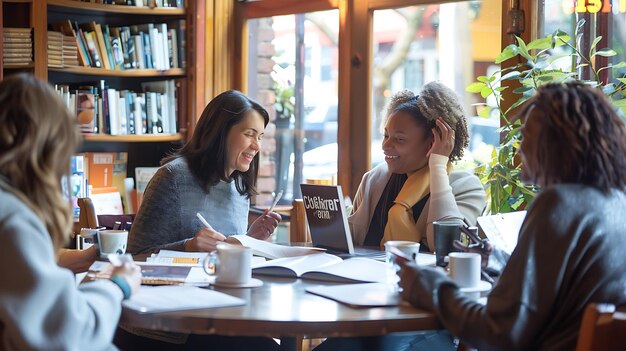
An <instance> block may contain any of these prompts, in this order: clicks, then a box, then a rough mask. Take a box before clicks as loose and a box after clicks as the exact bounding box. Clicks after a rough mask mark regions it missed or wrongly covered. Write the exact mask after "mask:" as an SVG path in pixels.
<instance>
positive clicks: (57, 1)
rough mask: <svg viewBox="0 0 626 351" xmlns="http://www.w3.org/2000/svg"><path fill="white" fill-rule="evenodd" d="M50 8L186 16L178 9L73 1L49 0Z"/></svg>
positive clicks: (67, 10) (70, 10)
mask: <svg viewBox="0 0 626 351" xmlns="http://www.w3.org/2000/svg"><path fill="white" fill-rule="evenodd" d="M48 6H56V7H62V8H64V9H63V10H64V11H66V12H77V13H85V11H92V12H101V13H123V14H131V15H133V14H134V15H155V16H161V15H162V16H172V15H181V16H182V15H184V14H185V9H184V8H177V7H155V8H150V7H136V6H125V5H103V4H94V3H88V2H79V1H72V0H48Z"/></svg>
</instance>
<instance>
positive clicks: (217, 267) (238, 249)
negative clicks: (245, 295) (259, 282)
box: [202, 243, 252, 286]
mask: <svg viewBox="0 0 626 351" xmlns="http://www.w3.org/2000/svg"><path fill="white" fill-rule="evenodd" d="M202 267H203V268H204V271H205V272H206V273H207V274H208V275H211V276H215V283H216V284H218V285H219V284H223V285H233V286H238V285H244V284H247V283H248V282H250V280H251V279H252V249H251V248H249V247H245V246H239V245H231V244H226V243H220V244H217V250H216V251H213V252H211V253H210V254H209V255H208V256H207V257H206V258H205V259H204V264H203V265H202Z"/></svg>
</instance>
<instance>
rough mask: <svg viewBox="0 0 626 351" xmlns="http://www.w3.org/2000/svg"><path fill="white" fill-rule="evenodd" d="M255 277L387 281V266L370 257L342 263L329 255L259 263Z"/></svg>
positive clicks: (346, 281)
mask: <svg viewBox="0 0 626 351" xmlns="http://www.w3.org/2000/svg"><path fill="white" fill-rule="evenodd" d="M252 273H253V274H259V275H271V276H278V277H290V278H302V279H313V280H323V281H331V282H339V283H370V282H379V283H385V282H387V274H388V273H387V264H386V263H384V262H380V261H375V260H371V259H367V258H360V257H355V258H349V259H346V260H342V259H341V258H340V257H338V256H333V255H330V254H327V253H320V254H317V255H307V256H300V257H286V258H278V259H275V260H271V261H267V262H264V263H261V264H257V265H255V266H254V267H253V268H252Z"/></svg>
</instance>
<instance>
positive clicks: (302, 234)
mask: <svg viewBox="0 0 626 351" xmlns="http://www.w3.org/2000/svg"><path fill="white" fill-rule="evenodd" d="M289 217H290V223H289V241H290V242H297V243H309V242H311V232H310V231H309V226H308V224H307V222H306V211H305V209H304V202H303V201H302V199H294V200H293V203H292V207H291V213H290V215H289Z"/></svg>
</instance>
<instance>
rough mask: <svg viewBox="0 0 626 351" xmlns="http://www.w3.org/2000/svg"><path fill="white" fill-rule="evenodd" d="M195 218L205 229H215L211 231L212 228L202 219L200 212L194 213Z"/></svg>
mask: <svg viewBox="0 0 626 351" xmlns="http://www.w3.org/2000/svg"><path fill="white" fill-rule="evenodd" d="M196 217H198V219H199V220H200V223H202V225H204V226H205V227H207V228H209V229H211V230H215V229H213V227H211V225H210V224H209V222H207V221H206V219H204V217H202V215H201V214H200V212H196Z"/></svg>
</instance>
